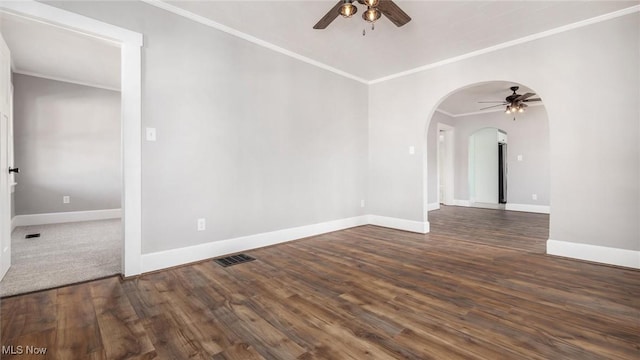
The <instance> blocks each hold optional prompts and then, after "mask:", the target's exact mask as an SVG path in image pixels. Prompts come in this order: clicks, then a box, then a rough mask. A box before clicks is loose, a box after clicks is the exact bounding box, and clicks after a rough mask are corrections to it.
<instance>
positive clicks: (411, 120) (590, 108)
mask: <svg viewBox="0 0 640 360" xmlns="http://www.w3.org/2000/svg"><path fill="white" fill-rule="evenodd" d="M639 24H640V19H639V15H638V13H634V14H631V15H626V16H622V17H619V18H615V19H612V20H608V21H604V22H601V23H597V24H593V25H590V26H586V27H582V28H578V29H574V30H571V31H567V32H563V33H560V34H557V35H553V36H550V37H546V38H541V39H538V40H535V41H531V42H527V43H524V44H520V45H517V46H514V47H510V48H506V49H503V50H499V51H495V52H491V53H488V54H484V55H480V56H476V57H473V58H470V59H466V60H462V61H458V62H455V63H452V64H448V65H444V66H439V67H436V68H433V69H430V70H426V71H423V72H420V73H416V74H413V75H408V76H404V77H401V78H397V79H394V80H389V81H385V82H382V83H377V84H374V85H372V86H371V87H370V90H369V94H370V95H369V99H370V101H369V124H370V127H369V133H370V136H369V140H370V169H371V172H370V175H371V176H370V178H369V179H370V197H369V208H370V212H371V213H372V214H376V215H382V216H390V217H397V218H402V219H408V220H417V221H423V220H424V219H425V218H426V217H427V214H426V204H427V199H426V194H425V193H424V189H425V188H424V184H425V181H426V179H428V178H429V177H428V176H427V177H426V178H425V177H424V170H423V169H424V166H425V157H424V156H408V155H407V154H406V150H405V149H406V147H407V146H409V145H415V146H417V147H420V146H423V147H424V148H425V149H427V148H428V147H427V145H428V144H425V140H426V138H427V136H426V131H427V129H428V125H429V122H430V121H431V116H432V114H433V112H434V110H435V108H436V106H437V104H439V102H440V101H441V100H442V99H443V98H444V97H446V96H447V94H450V93H451V92H453V91H455V90H457V89H460V88H462V87H465V86H468V85H472V84H477V83H481V82H486V81H493V80H508V81H515V82H517V83H521V84H525V85H527V86H529V87H530V88H532V89H535V90H536V92H537V93H538V94H539V95H540V96H541V97H542V98H543V99H544V102H545V108H546V110H547V112H548V118H549V134H550V137H549V148H550V156H549V158H550V163H549V174H550V176H549V178H550V189H549V194H550V206H551V219H550V235H549V237H550V238H551V239H553V240H558V241H566V242H575V243H583V244H592V245H600V246H605V247H612V248H620V249H629V250H640V241H638V239H640V226H639V223H640V221H638V219H640V205H639V204H640V186H639V185H638V184H640V146H639V144H640V128H639V127H640V126H639V125H640V120H639V119H640V102H638V101H635V100H637V99H639V98H640V88H639V86H638V84H640V71H639V70H640V69H639V67H638V64H639V63H640V38H639V35H640V31H638V26H639ZM523 69H526V70H523ZM620 94H625V95H624V96H620ZM389 98H393V99H394V101H393V102H391V103H390V102H388V101H384V100H385V99H389ZM628 99H635V100H631V101H629V100H628ZM610 134H616V136H608V135H610ZM391 135H392V136H391ZM426 155H427V154H425V156H426ZM525 159H526V158H525ZM427 171H428V170H427ZM386 189H392V191H386ZM523 201H524V200H523Z"/></svg>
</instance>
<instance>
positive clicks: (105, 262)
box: [0, 219, 122, 297]
mask: <svg viewBox="0 0 640 360" xmlns="http://www.w3.org/2000/svg"><path fill="white" fill-rule="evenodd" d="M33 233H40V234H41V235H40V237H39V238H32V239H25V235H27V234H33ZM11 247H12V249H11V256H12V259H11V260H12V261H11V268H10V269H9V271H8V272H7V275H6V276H5V277H4V279H3V280H2V281H1V282H0V297H5V296H10V295H17V294H23V293H27V292H31V291H36V290H43V289H49V288H53V287H57V286H61V285H68V284H73V283H77V282H81V281H87V280H93V279H99V278H102V277H105V276H110V275H115V274H119V273H120V272H121V258H122V227H121V221H120V219H114V220H100V221H86V222H76V223H66V224H51V225H37V226H21V227H17V228H16V229H15V230H14V231H13V234H12V236H11Z"/></svg>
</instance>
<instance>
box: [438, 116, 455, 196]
mask: <svg viewBox="0 0 640 360" xmlns="http://www.w3.org/2000/svg"><path fill="white" fill-rule="evenodd" d="M437 129H438V176H437V179H438V204H443V205H454V191H455V189H454V186H455V182H454V176H455V128H454V127H453V126H450V125H447V124H443V123H438V127H437Z"/></svg>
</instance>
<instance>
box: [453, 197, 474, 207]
mask: <svg viewBox="0 0 640 360" xmlns="http://www.w3.org/2000/svg"><path fill="white" fill-rule="evenodd" d="M453 204H454V205H455V206H464V207H469V206H471V203H470V202H469V200H460V199H454V200H453Z"/></svg>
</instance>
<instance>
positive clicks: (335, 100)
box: [53, 2, 368, 253]
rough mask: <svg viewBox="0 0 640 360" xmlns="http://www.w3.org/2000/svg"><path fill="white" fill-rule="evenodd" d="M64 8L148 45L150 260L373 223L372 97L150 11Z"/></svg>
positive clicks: (146, 237) (145, 162)
mask: <svg viewBox="0 0 640 360" xmlns="http://www.w3.org/2000/svg"><path fill="white" fill-rule="evenodd" d="M53 5H54V6H59V7H62V8H65V9H67V10H70V11H73V12H76V13H80V14H83V15H86V16H90V17H93V18H96V19H99V20H102V21H106V22H108V23H111V24H114V25H117V26H121V27H124V28H128V29H131V30H134V31H137V32H140V33H143V34H144V38H145V46H144V47H143V49H142V55H143V84H142V86H143V95H142V96H143V99H142V102H143V103H142V106H143V109H142V110H143V118H142V122H143V124H142V126H143V127H154V128H156V129H157V134H158V135H157V137H158V140H157V141H156V142H144V143H143V148H142V152H143V153H142V192H143V193H142V235H143V238H142V251H143V253H151V252H156V251H161V250H167V249H174V248H180V247H185V246H189V245H196V244H200V243H205V242H211V241H216V240H224V239H230V238H235V237H239V236H244V235H251V234H257V233H263V232H268V231H274V230H279V229H285V228H291V227H296V226H301V225H308V224H314V223H320V222H325V221H330V220H335V219H342V218H347V217H353V216H358V215H361V214H364V212H365V209H363V208H361V207H360V200H361V199H366V186H367V183H366V176H367V147H368V141H367V140H368V133H367V86H366V85H364V84H361V83H358V82H355V81H353V80H350V79H346V78H344V77H341V76H338V75H335V74H333V73H330V72H327V71H325V70H322V69H319V68H317V67H314V66H312V65H309V64H306V63H302V62H300V61H297V60H294V59H292V58H290V57H287V56H285V55H282V54H279V53H276V52H273V51H271V50H268V49H265V48H263V47H260V46H257V45H255V44H252V43H249V42H247V41H245V40H242V39H239V38H236V37H233V36H231V35H229V34H226V33H223V32H220V31H217V30H215V29H212V28H209V27H206V26H203V25H200V24H197V23H195V22H193V21H191V20H187V19H184V18H182V17H179V16H176V15H173V14H171V13H168V12H166V11H164V10H161V9H158V8H155V7H153V6H149V5H147V4H144V3H140V2H115V3H113V2H109V3H100V2H65V3H53ZM345 99H348V100H349V106H348V107H344V106H340V105H341V104H344V100H345ZM197 218H205V219H206V220H207V230H206V231H202V232H197V231H196V219H197Z"/></svg>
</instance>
